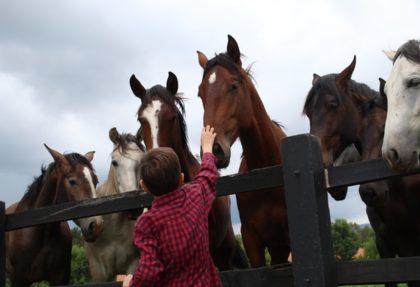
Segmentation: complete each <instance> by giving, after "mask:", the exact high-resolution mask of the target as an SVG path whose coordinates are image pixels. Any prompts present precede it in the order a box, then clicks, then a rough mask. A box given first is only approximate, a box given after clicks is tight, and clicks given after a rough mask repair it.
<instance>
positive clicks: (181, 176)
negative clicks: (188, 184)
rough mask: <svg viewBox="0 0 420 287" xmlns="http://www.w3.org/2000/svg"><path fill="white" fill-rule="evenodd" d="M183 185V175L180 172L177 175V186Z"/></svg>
mask: <svg viewBox="0 0 420 287" xmlns="http://www.w3.org/2000/svg"><path fill="white" fill-rule="evenodd" d="M183 185H184V173H183V172H181V173H180V174H179V184H178V186H183Z"/></svg>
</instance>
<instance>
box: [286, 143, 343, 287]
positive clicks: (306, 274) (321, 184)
mask: <svg viewBox="0 0 420 287" xmlns="http://www.w3.org/2000/svg"><path fill="white" fill-rule="evenodd" d="M282 154H283V174H284V184H285V185H284V186H285V189H286V200H287V213H288V220H289V232H290V241H291V249H292V260H293V264H292V267H293V277H294V286H296V287H297V286H302V287H303V286H317V287H330V286H337V279H336V278H337V274H336V264H335V260H334V256H333V251H332V241H331V222H330V212H329V208H328V196H327V191H326V185H325V172H324V166H323V162H322V153H321V147H320V144H319V141H318V139H317V138H315V137H314V136H311V135H298V136H292V137H288V138H285V139H284V140H283V141H282Z"/></svg>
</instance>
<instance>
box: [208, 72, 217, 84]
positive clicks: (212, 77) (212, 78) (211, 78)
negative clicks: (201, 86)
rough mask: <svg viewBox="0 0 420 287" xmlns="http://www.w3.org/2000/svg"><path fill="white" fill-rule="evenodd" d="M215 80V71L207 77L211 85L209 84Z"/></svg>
mask: <svg viewBox="0 0 420 287" xmlns="http://www.w3.org/2000/svg"><path fill="white" fill-rule="evenodd" d="M216 80H217V77H216V72H213V73H212V74H211V75H210V77H209V84H210V85H211V84H214V83H215V82H216Z"/></svg>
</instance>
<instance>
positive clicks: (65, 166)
mask: <svg viewBox="0 0 420 287" xmlns="http://www.w3.org/2000/svg"><path fill="white" fill-rule="evenodd" d="M44 146H45V147H46V149H47V150H48V152H49V153H50V154H51V156H52V157H53V159H54V161H55V162H56V164H57V165H58V166H59V168H60V169H61V171H62V172H63V173H67V172H68V171H69V170H70V164H69V162H68V161H67V159H66V157H65V156H64V155H63V154H61V153H59V152H58V151H56V150H53V149H52V148H50V147H48V146H47V145H46V144H44Z"/></svg>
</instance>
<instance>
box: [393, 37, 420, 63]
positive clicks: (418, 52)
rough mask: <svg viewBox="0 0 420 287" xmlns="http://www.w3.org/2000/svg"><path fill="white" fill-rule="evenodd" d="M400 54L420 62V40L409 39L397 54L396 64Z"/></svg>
mask: <svg viewBox="0 0 420 287" xmlns="http://www.w3.org/2000/svg"><path fill="white" fill-rule="evenodd" d="M400 56H404V57H406V58H407V59H408V60H411V61H413V62H415V63H416V64H420V41H419V40H409V41H407V42H406V43H405V44H403V45H402V46H401V47H400V48H399V49H398V50H397V53H396V54H395V57H394V64H395V61H396V60H397V59H398V58H399V57H400Z"/></svg>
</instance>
